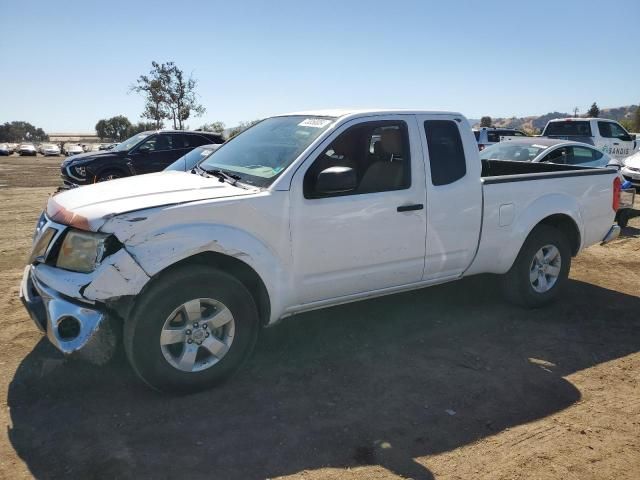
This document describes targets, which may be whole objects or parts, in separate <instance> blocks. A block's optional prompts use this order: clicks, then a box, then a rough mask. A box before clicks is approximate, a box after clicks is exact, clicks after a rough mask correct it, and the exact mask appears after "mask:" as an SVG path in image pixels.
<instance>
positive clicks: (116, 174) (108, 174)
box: [96, 170, 125, 182]
mask: <svg viewBox="0 0 640 480" xmlns="http://www.w3.org/2000/svg"><path fill="white" fill-rule="evenodd" d="M124 176H125V175H123V174H122V172H121V171H119V170H106V171H104V172H102V173H100V174H99V175H98V178H96V181H97V182H108V181H109V180H115V179H116V178H122V177H124Z"/></svg>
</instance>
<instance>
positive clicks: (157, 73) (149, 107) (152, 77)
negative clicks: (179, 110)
mask: <svg viewBox="0 0 640 480" xmlns="http://www.w3.org/2000/svg"><path fill="white" fill-rule="evenodd" d="M170 63H171V62H170ZM151 66H152V69H151V70H150V71H149V75H140V76H139V77H138V79H137V80H136V84H135V85H132V86H131V87H129V90H130V91H132V92H136V93H141V94H143V95H145V100H146V101H145V106H144V112H142V118H148V119H150V120H153V121H154V122H155V128H156V129H159V128H162V125H163V124H162V121H163V120H164V119H168V118H170V115H169V109H168V105H167V103H168V88H169V84H170V74H169V68H170V67H168V66H167V65H166V64H164V63H162V64H160V63H158V62H151ZM174 123H175V122H174Z"/></svg>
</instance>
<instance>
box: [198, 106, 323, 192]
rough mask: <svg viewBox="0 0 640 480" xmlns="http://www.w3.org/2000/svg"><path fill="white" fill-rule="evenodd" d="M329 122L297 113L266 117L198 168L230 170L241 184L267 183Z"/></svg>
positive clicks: (309, 143)
mask: <svg viewBox="0 0 640 480" xmlns="http://www.w3.org/2000/svg"><path fill="white" fill-rule="evenodd" d="M333 121H334V119H333V118H327V117H306V116H297V115H296V116H290V117H273V118H267V119H266V120H263V121H261V122H259V123H257V124H256V125H254V126H253V127H251V128H249V129H248V130H245V131H244V132H242V133H241V134H239V135H238V136H237V137H234V138H233V139H231V140H230V141H228V142H227V143H225V144H223V145H222V146H221V147H220V148H219V149H218V150H216V152H215V154H214V155H211V156H210V157H209V158H208V159H206V160H205V161H204V162H202V163H201V164H200V167H201V168H202V169H205V170H216V169H219V170H223V171H226V172H233V173H234V174H236V175H238V176H239V177H240V181H241V182H243V183H248V184H251V185H257V186H259V187H266V186H269V185H270V184H271V183H272V182H273V181H274V180H275V179H276V178H277V176H278V175H279V174H280V173H282V172H283V171H284V169H285V168H287V167H288V166H289V165H290V164H291V162H293V161H294V160H295V159H296V158H297V157H298V155H300V154H301V153H302V152H303V151H304V149H306V148H307V147H308V146H309V145H311V143H312V142H313V141H314V140H315V139H316V138H318V137H319V136H320V134H321V133H322V132H324V131H325V130H327V129H328V128H329V126H331V125H332V124H333Z"/></svg>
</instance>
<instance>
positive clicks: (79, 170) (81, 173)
mask: <svg viewBox="0 0 640 480" xmlns="http://www.w3.org/2000/svg"><path fill="white" fill-rule="evenodd" d="M71 168H72V169H73V172H74V173H75V174H76V175H78V176H79V177H85V176H86V175H87V169H86V168H84V167H83V166H77V167H71Z"/></svg>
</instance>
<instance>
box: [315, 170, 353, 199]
mask: <svg viewBox="0 0 640 480" xmlns="http://www.w3.org/2000/svg"><path fill="white" fill-rule="evenodd" d="M357 184H358V179H357V178H356V172H355V170H354V169H353V168H349V167H329V168H327V169H325V170H323V171H321V172H320V173H319V174H318V179H317V180H316V193H320V194H324V195H334V194H336V193H347V192H351V191H353V190H355V189H356V186H357Z"/></svg>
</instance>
